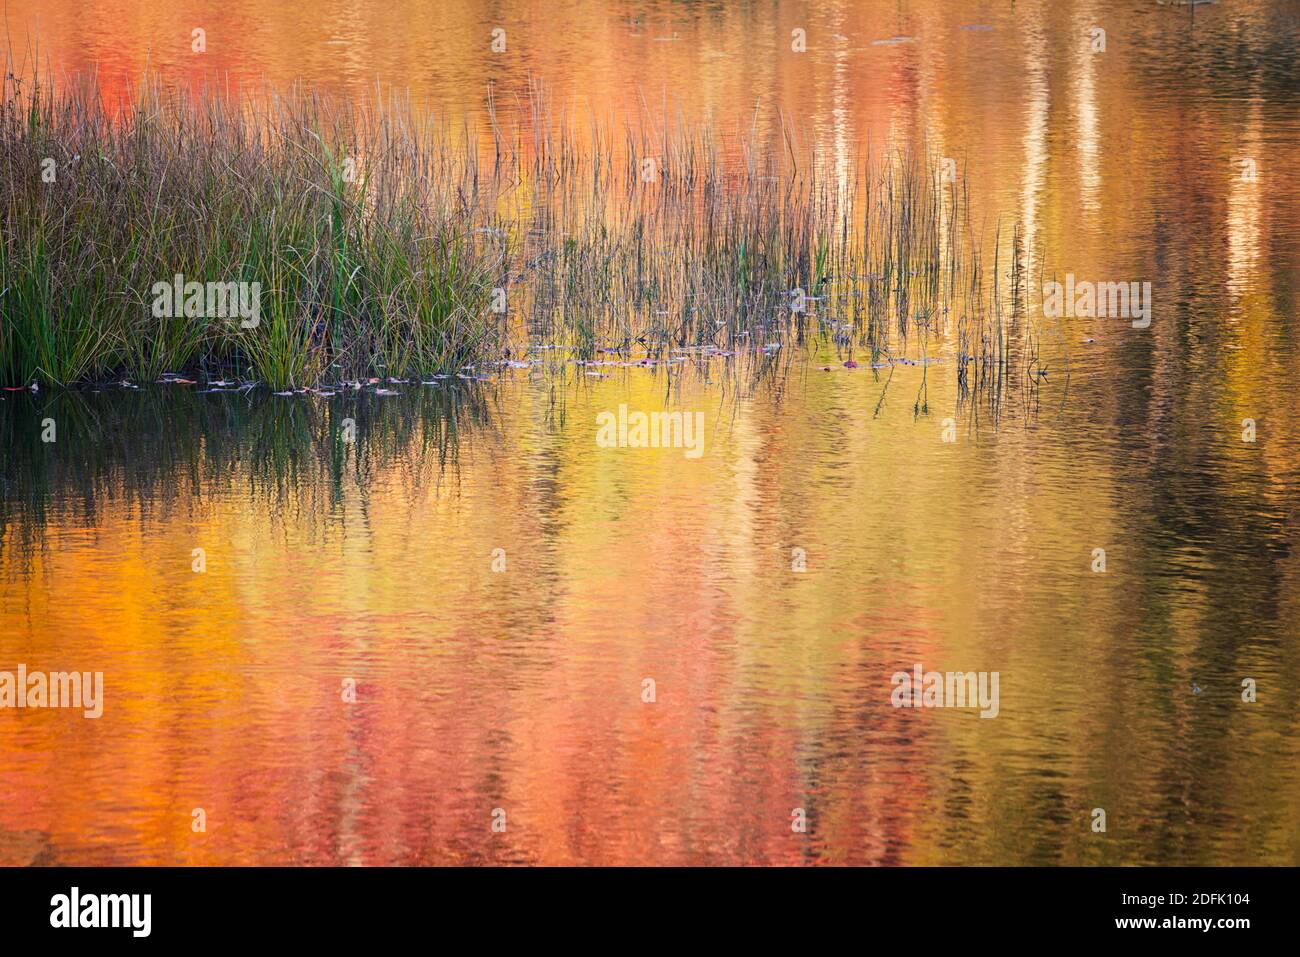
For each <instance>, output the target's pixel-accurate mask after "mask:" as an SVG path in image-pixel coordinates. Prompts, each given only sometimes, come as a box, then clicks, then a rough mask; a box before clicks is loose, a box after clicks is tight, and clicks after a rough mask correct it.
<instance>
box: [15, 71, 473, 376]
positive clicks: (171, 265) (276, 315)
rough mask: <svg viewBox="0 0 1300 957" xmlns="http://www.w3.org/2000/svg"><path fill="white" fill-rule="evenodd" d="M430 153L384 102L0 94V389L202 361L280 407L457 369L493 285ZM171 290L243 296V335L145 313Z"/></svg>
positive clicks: (74, 89)
mask: <svg viewBox="0 0 1300 957" xmlns="http://www.w3.org/2000/svg"><path fill="white" fill-rule="evenodd" d="M434 141H435V138H434V135H433V133H432V132H431V131H430V130H429V129H428V128H427V127H425V126H422V125H421V124H420V122H419V121H418V120H416V119H414V118H413V117H412V116H411V115H410V114H409V113H408V112H406V111H405V110H404V109H403V108H402V106H401V104H397V103H395V104H393V105H392V106H391V108H388V109H384V110H375V109H362V108H357V107H353V106H350V105H339V104H336V103H331V102H329V101H327V100H325V99H324V98H322V97H320V96H317V95H315V94H313V93H310V92H306V91H302V90H294V91H290V92H289V93H288V94H283V95H281V94H276V93H271V92H266V93H261V94H240V95H235V96H231V95H227V94H226V93H225V92H224V91H217V90H212V91H203V92H200V93H197V94H190V93H183V92H178V91H167V90H164V89H163V88H162V87H161V86H160V85H158V83H156V82H145V83H143V84H142V85H141V87H140V89H139V90H138V91H137V92H136V94H135V95H134V96H133V97H132V98H131V99H130V101H129V102H125V103H122V104H118V105H117V106H116V107H110V106H108V105H106V103H105V101H104V97H103V95H102V93H101V91H100V90H99V89H98V87H97V85H96V84H95V82H94V80H93V78H90V79H83V80H81V81H74V82H72V83H69V84H67V85H65V86H64V87H62V88H61V89H59V90H58V91H55V90H53V89H52V87H51V86H50V85H48V84H45V85H42V84H36V85H34V86H32V87H30V88H28V89H24V88H23V86H22V82H21V81H19V80H15V79H13V78H6V80H5V81H4V86H3V93H2V95H0V377H2V378H3V379H4V380H5V381H6V382H20V383H26V382H28V381H32V380H39V381H45V382H49V383H55V384H67V383H71V382H75V381H77V380H80V379H85V378H93V377H104V376H108V375H115V374H117V373H119V372H121V373H125V374H128V375H131V376H138V377H154V376H156V375H158V374H159V373H161V372H163V371H165V370H176V369H180V368H183V367H186V366H193V365H195V364H196V363H200V362H219V363H234V364H237V365H242V366H243V367H245V368H246V369H247V370H248V373H249V374H250V375H251V376H254V377H257V378H260V379H261V380H263V381H265V382H267V383H268V384H270V385H272V386H274V387H276V388H289V387H302V386H304V385H309V384H313V383H314V382H315V381H316V380H317V379H318V378H319V377H320V376H321V375H322V374H323V373H324V371H325V370H326V369H327V368H329V367H334V368H338V369H342V370H344V372H345V373H346V372H351V373H352V374H356V375H362V374H367V373H372V372H376V371H380V370H381V369H382V371H385V372H387V373H389V374H393V373H396V372H401V371H404V370H410V369H421V370H435V369H442V368H450V367H454V366H455V365H456V364H457V363H460V362H463V361H464V360H465V358H466V357H467V356H470V355H473V354H475V353H476V352H477V351H478V350H479V348H480V347H481V346H482V345H483V344H484V343H485V340H487V339H488V338H489V336H490V335H491V333H492V331H493V325H492V324H491V323H489V322H487V321H486V320H485V311H486V305H487V300H488V295H489V292H490V289H491V287H492V282H491V281H490V279H491V276H490V274H489V270H488V255H487V253H485V251H484V249H483V248H482V246H483V244H482V243H481V242H480V241H479V239H478V237H477V236H476V234H475V233H474V223H475V219H476V216H477V214H478V213H479V210H476V209H472V208H470V207H471V205H472V203H473V199H472V197H467V195H466V193H465V191H464V189H463V188H460V189H458V188H457V187H460V186H462V183H461V182H457V181H454V179H453V177H451V176H449V175H448V172H447V169H446V166H445V163H444V164H438V163H433V162H431V161H430V157H429V155H428V152H429V146H430V144H431V143H432V142H434ZM437 141H438V142H441V140H440V139H438V140H437ZM464 169H465V168H464V167H463V166H462V175H466V173H465V172H464ZM490 252H491V255H493V256H495V255H496V251H495V250H493V251H490ZM177 274H180V275H182V276H183V277H184V278H185V280H186V281H197V282H200V283H232V282H234V283H249V284H252V283H258V284H260V287H261V297H260V309H259V316H258V324H257V325H256V326H255V327H249V328H245V327H244V326H242V325H241V323H240V322H239V321H238V319H236V320H235V321H229V320H228V319H227V318H224V317H214V316H211V315H206V316H205V315H203V314H202V313H203V310H194V311H197V312H199V313H200V314H199V315H187V314H185V311H184V310H176V312H178V313H179V314H178V315H175V316H174V317H160V316H157V315H155V314H154V312H155V310H153V309H152V308H151V305H152V302H151V299H152V295H153V294H152V292H151V290H153V288H154V286H155V284H156V283H159V282H170V281H171V279H172V277H173V276H175V275H177Z"/></svg>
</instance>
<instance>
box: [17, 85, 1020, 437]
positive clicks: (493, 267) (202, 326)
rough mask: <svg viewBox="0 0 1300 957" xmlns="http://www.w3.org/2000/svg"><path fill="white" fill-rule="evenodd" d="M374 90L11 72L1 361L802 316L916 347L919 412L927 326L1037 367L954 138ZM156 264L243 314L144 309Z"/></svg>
mask: <svg viewBox="0 0 1300 957" xmlns="http://www.w3.org/2000/svg"><path fill="white" fill-rule="evenodd" d="M376 100H377V103H378V105H372V104H369V103H339V102H336V101H332V100H330V99H328V98H326V97H324V96H322V95H320V94H318V93H315V92H312V91H308V90H301V89H295V90H291V91H289V92H287V93H277V92H270V91H266V92H262V93H253V94H250V93H247V92H240V93H238V94H231V93H228V92H226V91H199V92H192V91H175V90H165V89H164V88H162V87H161V86H160V85H159V84H158V83H156V82H147V83H145V84H143V85H142V86H141V88H140V89H139V91H138V92H137V93H136V94H135V95H134V96H133V97H132V98H131V99H130V100H129V101H128V102H125V103H121V104H118V105H116V106H109V105H107V104H106V103H105V97H104V95H103V93H102V91H100V90H99V89H98V87H97V86H96V84H95V83H94V81H93V79H87V80H83V81H80V82H76V83H71V84H66V85H64V86H63V87H62V88H60V89H59V90H57V91H55V90H54V88H53V87H52V86H51V85H50V84H41V85H36V86H34V87H32V88H30V89H24V86H23V82H22V81H21V80H16V79H13V78H12V77H11V78H10V79H8V80H6V81H5V86H4V95H3V100H2V102H0V176H2V177H3V181H2V182H0V379H3V381H4V383H6V384H26V383H28V382H32V381H39V382H43V383H49V384H62V385H67V384H71V383H75V382H78V381H81V380H86V379H106V378H109V377H117V376H119V375H122V376H128V377H140V378H156V377H158V376H160V375H163V374H164V373H172V374H173V375H174V374H175V373H176V372H177V371H178V370H198V371H200V372H208V373H209V374H216V373H217V371H218V370H221V371H222V372H223V374H224V372H225V371H227V370H234V374H235V375H237V376H240V377H242V378H244V379H246V380H252V379H256V380H259V381H261V382H263V383H265V384H267V385H270V386H271V387H273V388H275V389H277V390H287V389H296V390H303V389H307V388H314V387H317V386H321V385H323V384H327V383H337V382H338V381H340V379H343V380H347V378H348V377H354V378H357V379H361V378H365V377H385V378H388V379H396V380H399V381H400V380H402V379H404V378H405V377H407V376H410V375H424V374H429V373H434V372H447V371H452V370H460V369H463V368H465V367H466V366H469V365H472V364H475V363H484V362H519V361H527V360H528V357H529V356H536V354H537V350H538V349H543V348H546V349H549V348H554V347H556V346H560V347H562V348H564V349H565V350H566V351H567V352H568V353H569V354H570V355H573V356H575V357H576V358H575V360H574V361H579V362H586V361H592V360H593V359H594V358H595V357H597V355H598V354H601V353H603V354H611V355H614V356H618V357H620V358H622V359H626V360H635V361H639V362H642V363H644V364H646V365H649V366H652V367H658V368H663V369H669V370H671V369H672V367H673V363H674V362H675V361H681V360H684V359H685V358H686V357H689V356H694V357H697V358H698V357H700V356H707V357H721V358H724V359H726V358H732V357H736V356H739V357H742V358H747V359H751V360H754V361H756V363H757V364H758V368H759V369H760V370H761V369H763V368H764V367H770V366H772V365H774V364H775V363H777V362H789V361H790V358H789V357H790V355H791V352H792V351H793V350H792V349H790V348H788V347H790V346H795V345H798V346H803V347H804V348H806V349H808V350H809V354H811V355H813V356H815V357H819V358H818V361H828V360H827V359H826V358H825V357H826V356H828V355H833V356H834V357H835V359H836V360H838V361H841V362H842V363H843V364H844V365H847V366H849V367H850V368H856V367H857V366H858V365H859V363H858V359H857V358H855V356H860V357H861V358H862V364H864V365H865V364H867V363H868V362H869V363H870V366H871V367H872V368H874V369H876V370H878V372H877V374H880V372H879V370H886V371H885V375H884V377H885V380H886V381H888V376H889V374H890V373H892V371H893V368H894V366H895V365H896V364H898V363H909V364H919V365H921V366H922V367H923V371H922V375H921V387H920V390H919V391H918V393H917V396H916V400H915V404H916V409H917V411H918V412H923V411H925V410H926V391H925V375H926V373H925V371H924V367H925V366H926V365H928V364H929V363H930V362H931V361H941V360H940V359H939V358H937V357H936V351H937V350H941V349H942V347H943V346H944V345H945V344H946V345H947V346H948V349H947V353H946V356H945V357H944V359H943V360H942V361H946V362H948V363H950V366H949V368H952V369H955V375H956V378H957V382H958V385H959V386H960V388H961V390H962V394H963V396H967V395H984V396H987V397H988V398H989V402H990V403H991V404H992V405H994V406H996V405H997V404H998V403H999V402H1000V401H1001V398H1000V397H1001V396H1002V394H1003V393H1004V391H1005V390H1006V389H1007V386H1008V385H1009V384H1011V383H1012V382H1018V383H1019V384H1020V385H1021V386H1023V389H1022V394H1023V395H1026V396H1028V395H1030V394H1031V393H1032V392H1033V390H1034V389H1035V388H1036V387H1037V382H1038V381H1039V380H1038V377H1037V376H1036V375H1035V374H1034V370H1033V364H1034V361H1035V359H1034V348H1033V347H1031V346H1029V345H1028V344H1029V343H1030V342H1031V341H1033V339H1034V336H1033V335H1032V333H1031V330H1029V329H1027V328H1026V323H1025V322H1024V309H1023V304H1022V302H1021V296H1022V291H1023V285H1024V283H1023V282H1022V280H1021V278H1020V272H1021V250H1020V249H1019V236H1018V233H1016V232H1015V231H1013V237H1012V242H1011V246H1012V250H1011V253H1010V254H1009V255H1008V254H1006V253H1005V252H1002V251H1001V250H1002V249H1003V247H1004V246H1005V245H1006V242H1005V239H1004V238H1003V233H1002V230H1001V229H995V236H994V237H993V246H992V248H993V250H994V262H993V266H992V268H991V269H989V270H987V271H986V270H985V268H984V267H983V266H982V265H981V248H982V246H983V245H984V243H985V242H986V240H987V238H986V237H985V236H983V231H982V230H981V229H977V228H975V227H974V226H973V225H972V222H971V215H970V204H969V202H968V197H967V195H966V189H965V176H964V173H963V175H960V176H957V175H953V173H955V165H954V164H947V165H948V166H949V167H950V169H949V175H947V176H945V175H944V173H945V170H944V164H941V163H940V162H939V161H938V159H937V158H935V157H932V156H927V155H921V154H917V153H895V152H888V153H876V154H873V153H872V152H871V151H870V150H867V151H866V152H865V153H864V154H863V155H862V156H856V155H853V156H845V155H842V154H836V155H834V156H831V155H827V154H826V153H824V152H823V151H821V150H820V149H819V147H818V146H817V145H816V144H811V145H806V146H801V145H800V144H799V139H800V138H799V136H798V134H797V131H795V130H793V129H791V128H788V127H787V126H786V125H784V124H782V125H781V126H780V127H779V128H778V129H777V130H775V131H771V130H769V131H766V132H760V130H759V128H758V125H757V123H756V122H755V124H754V125H753V126H751V127H750V128H748V129H745V130H742V131H740V132H736V133H734V134H731V135H722V134H718V133H715V132H714V131H712V130H710V129H707V128H702V127H695V126H691V125H689V124H687V123H686V122H685V121H684V120H681V119H678V120H676V121H670V120H669V119H668V118H667V117H664V118H662V120H661V121H656V120H655V119H653V118H652V114H651V112H650V111H648V110H647V111H645V113H644V117H645V118H643V119H640V120H637V121H634V122H630V123H628V124H626V125H625V126H624V127H623V128H622V129H621V130H618V131H617V132H616V131H615V128H614V127H613V126H609V125H602V124H601V123H599V122H593V123H591V124H590V125H589V126H579V125H578V124H576V123H575V122H574V121H573V119H572V118H571V117H568V116H564V115H561V116H558V117H557V116H554V115H552V114H551V113H550V108H549V105H548V101H547V98H546V96H545V95H544V94H542V93H541V92H540V91H536V90H535V91H534V95H532V96H531V97H529V98H528V101H527V103H526V104H525V105H524V106H522V107H521V108H520V110H519V111H518V112H517V113H516V121H515V123H514V124H513V127H512V128H510V129H507V128H506V126H504V125H503V123H502V121H501V119H500V116H499V114H498V110H497V108H496V104H495V103H494V102H493V101H492V100H491V99H489V101H488V109H487V112H486V115H485V117H484V120H485V122H484V124H483V127H482V128H481V129H478V128H475V127H473V126H471V125H470V124H469V123H468V122H466V123H464V124H462V125H461V126H459V127H450V126H447V125H444V124H440V123H439V122H438V121H436V120H435V119H433V118H431V116H430V115H429V114H427V113H425V112H423V111H420V110H417V109H415V108H414V107H413V106H412V104H411V103H410V102H409V100H407V99H404V98H402V97H388V98H383V97H377V98H376ZM999 260H1001V261H999ZM1008 268H1009V276H1010V281H1009V282H1006V281H1004V282H1002V283H1001V285H1000V280H999V277H998V272H999V269H1008ZM986 272H987V275H986ZM174 276H179V277H184V279H185V280H187V281H189V280H193V281H195V282H197V283H204V282H206V283H218V284H221V283H225V284H237V283H242V284H250V285H251V284H256V285H257V288H258V289H259V290H260V300H259V302H260V309H259V310H258V316H257V321H256V322H255V323H254V324H251V325H250V324H248V323H241V322H239V321H237V320H236V321H231V320H230V319H229V318H226V317H214V316H212V315H210V314H209V313H210V311H211V310H210V309H209V310H207V311H205V310H204V309H203V308H202V304H201V302H200V303H198V304H197V305H196V307H195V308H177V309H175V310H167V311H165V312H164V313H163V314H162V315H159V314H158V310H156V309H154V308H151V300H152V296H153V293H152V290H153V289H154V288H155V286H156V285H157V284H159V283H163V284H169V283H171V282H172V280H173V277H174ZM178 282H179V280H178ZM232 288H233V287H232ZM1004 300H1005V302H1004ZM208 303H209V305H210V303H211V299H210V298H209V300H208Z"/></svg>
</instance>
